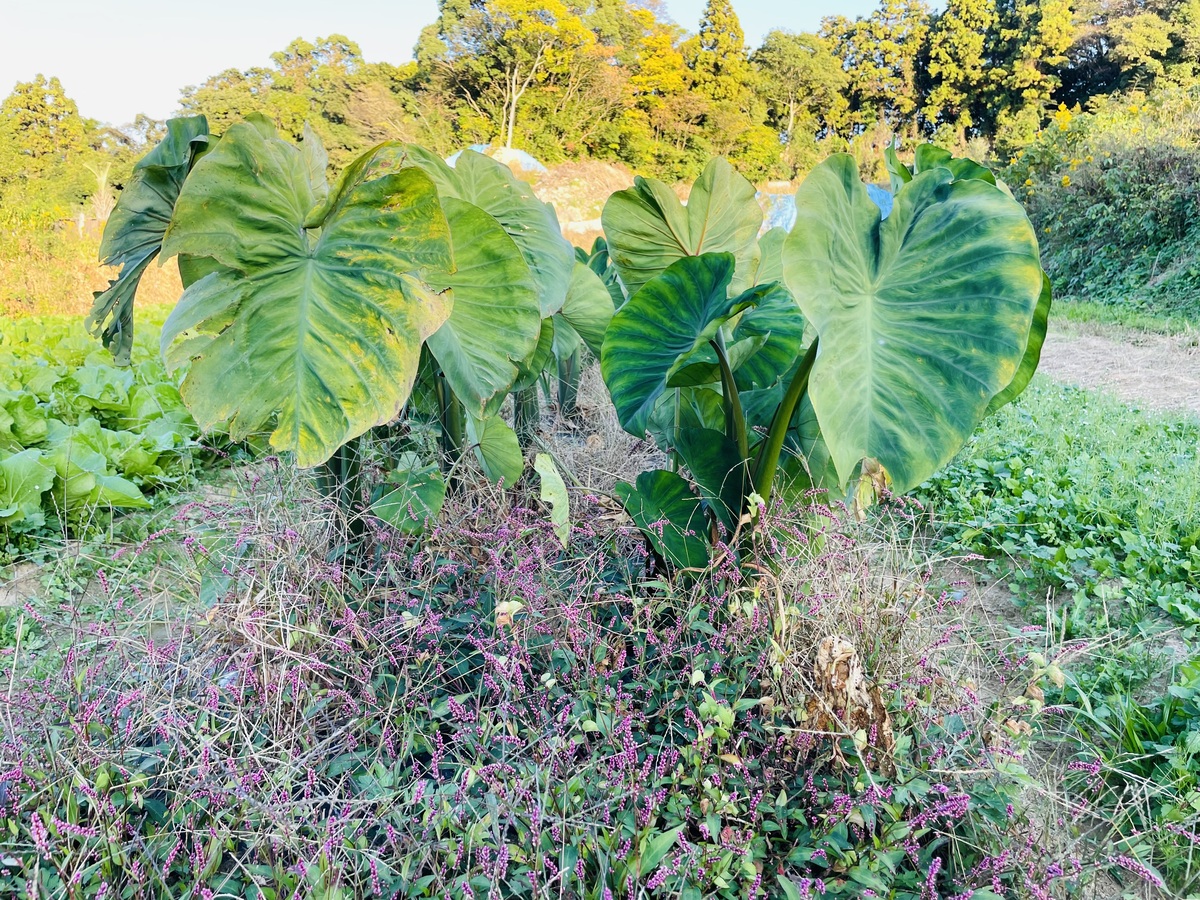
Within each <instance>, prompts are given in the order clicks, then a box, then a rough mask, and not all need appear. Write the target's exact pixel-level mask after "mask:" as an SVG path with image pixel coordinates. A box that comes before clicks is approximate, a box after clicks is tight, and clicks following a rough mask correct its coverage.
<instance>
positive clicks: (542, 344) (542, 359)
mask: <svg viewBox="0 0 1200 900" xmlns="http://www.w3.org/2000/svg"><path fill="white" fill-rule="evenodd" d="M556 346H558V316H551V317H550V318H548V319H542V332H541V334H540V335H539V336H538V342H537V347H535V348H534V351H533V353H531V354H530V355H529V357H528V358H527V359H525V360H524V361H523V362H522V363H521V364H520V365H519V366H518V367H517V369H518V372H517V380H516V381H514V382H513V385H512V392H513V393H514V394H519V393H521V391H527V390H529V389H530V388H534V387H537V383H538V379H540V378H541V377H542V373H543V372H545V371H546V367H547V366H549V365H550V363H551V361H552V360H553V359H554V348H555V347H556Z"/></svg>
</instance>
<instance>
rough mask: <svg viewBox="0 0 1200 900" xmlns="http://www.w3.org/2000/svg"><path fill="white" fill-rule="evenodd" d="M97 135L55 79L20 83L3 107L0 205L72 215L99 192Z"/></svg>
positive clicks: (0, 107) (11, 209)
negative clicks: (94, 167)
mask: <svg viewBox="0 0 1200 900" xmlns="http://www.w3.org/2000/svg"><path fill="white" fill-rule="evenodd" d="M96 131H97V129H96V123H95V122H93V121H91V120H88V119H84V118H83V117H82V116H81V115H80V114H79V108H78V107H77V106H76V105H75V101H74V100H72V99H71V98H70V97H68V96H67V95H66V93H65V92H64V91H63V86H62V82H60V81H59V80H58V79H57V78H53V77H52V78H46V77H45V76H44V75H37V76H36V77H35V78H33V80H31V81H26V82H21V83H19V84H17V86H16V87H15V88H14V89H13V92H12V93H11V94H9V95H8V97H6V98H5V99H4V102H3V103H2V104H0V205H3V206H4V207H5V211H6V212H8V213H10V214H11V213H15V212H16V211H18V210H27V211H34V210H38V211H44V212H51V213H53V214H54V215H58V216H65V215H69V214H70V213H71V211H72V208H73V207H75V206H77V205H78V204H79V203H81V202H82V201H83V200H84V198H86V197H88V196H89V195H90V194H91V193H92V191H93V190H94V189H95V185H96V180H95V178H94V176H92V175H91V174H90V173H89V172H88V171H87V168H86V164H87V163H89V162H91V161H92V160H93V159H94V157H95V155H96V154H95V151H94V149H93V146H92V142H93V140H94V139H95V137H96Z"/></svg>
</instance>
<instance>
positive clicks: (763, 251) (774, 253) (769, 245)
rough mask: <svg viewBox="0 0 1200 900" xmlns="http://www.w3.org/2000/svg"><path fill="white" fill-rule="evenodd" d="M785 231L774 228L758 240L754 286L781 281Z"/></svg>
mask: <svg viewBox="0 0 1200 900" xmlns="http://www.w3.org/2000/svg"><path fill="white" fill-rule="evenodd" d="M787 236H788V233H787V229H785V228H780V227H779V226H776V227H774V228H772V229H771V230H769V231H767V232H766V233H765V234H764V235H763V236H762V237H760V238H759V239H758V269H757V270H756V272H755V275H754V283H755V284H769V283H770V282H772V281H783V242H784V241H786V240H787Z"/></svg>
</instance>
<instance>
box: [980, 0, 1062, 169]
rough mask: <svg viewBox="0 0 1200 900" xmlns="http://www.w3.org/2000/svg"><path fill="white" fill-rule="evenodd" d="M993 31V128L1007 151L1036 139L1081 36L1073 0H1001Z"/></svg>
mask: <svg viewBox="0 0 1200 900" xmlns="http://www.w3.org/2000/svg"><path fill="white" fill-rule="evenodd" d="M996 13H997V23H996V27H995V28H994V29H992V31H991V32H989V34H988V46H987V54H988V65H989V67H990V76H989V85H988V107H989V110H988V112H989V118H990V122H989V123H988V126H989V130H990V132H991V133H992V134H994V135H996V138H997V145H998V146H999V147H1000V148H1001V150H1002V152H1007V151H1008V150H1010V149H1012V148H1015V147H1018V146H1021V145H1022V144H1025V143H1028V142H1029V141H1030V140H1032V139H1033V136H1034V134H1035V133H1036V132H1037V130H1038V128H1039V127H1040V126H1041V124H1042V122H1043V121H1045V119H1046V117H1047V115H1048V113H1049V111H1050V109H1051V108H1052V106H1053V104H1052V103H1051V99H1052V98H1053V97H1054V95H1055V92H1056V90H1057V89H1058V87H1059V84H1060V79H1059V75H1058V69H1059V67H1061V66H1063V65H1064V64H1065V63H1067V62H1068V61H1069V60H1068V57H1067V55H1066V51H1067V50H1068V48H1069V47H1070V46H1071V44H1072V43H1073V42H1074V40H1075V23H1074V19H1073V16H1072V12H1071V3H1070V0H998V2H997V3H996Z"/></svg>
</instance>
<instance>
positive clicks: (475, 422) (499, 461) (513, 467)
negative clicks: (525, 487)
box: [467, 413, 525, 487]
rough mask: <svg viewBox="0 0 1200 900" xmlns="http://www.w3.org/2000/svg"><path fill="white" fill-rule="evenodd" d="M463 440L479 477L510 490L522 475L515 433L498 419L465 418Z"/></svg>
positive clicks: (522, 461)
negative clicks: (473, 457) (472, 454)
mask: <svg viewBox="0 0 1200 900" xmlns="http://www.w3.org/2000/svg"><path fill="white" fill-rule="evenodd" d="M467 440H468V441H469V442H470V445H471V447H472V449H474V451H475V455H476V456H477V457H478V459H479V464H480V465H481V466H482V467H483V474H484V475H486V476H487V477H488V478H489V479H490V480H492V481H495V482H498V483H503V484H505V485H507V486H508V487H512V486H513V485H514V484H516V483H517V481H518V480H519V479H520V477H521V473H522V472H523V471H525V454H524V453H522V451H521V442H520V441H519V440H518V439H517V433H516V432H515V431H513V430H512V427H511V426H510V425H509V424H508V423H507V422H505V421H504V420H503V419H502V418H500V417H499V416H486V417H484V418H476V417H475V416H473V415H471V414H470V413H468V414H467Z"/></svg>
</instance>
